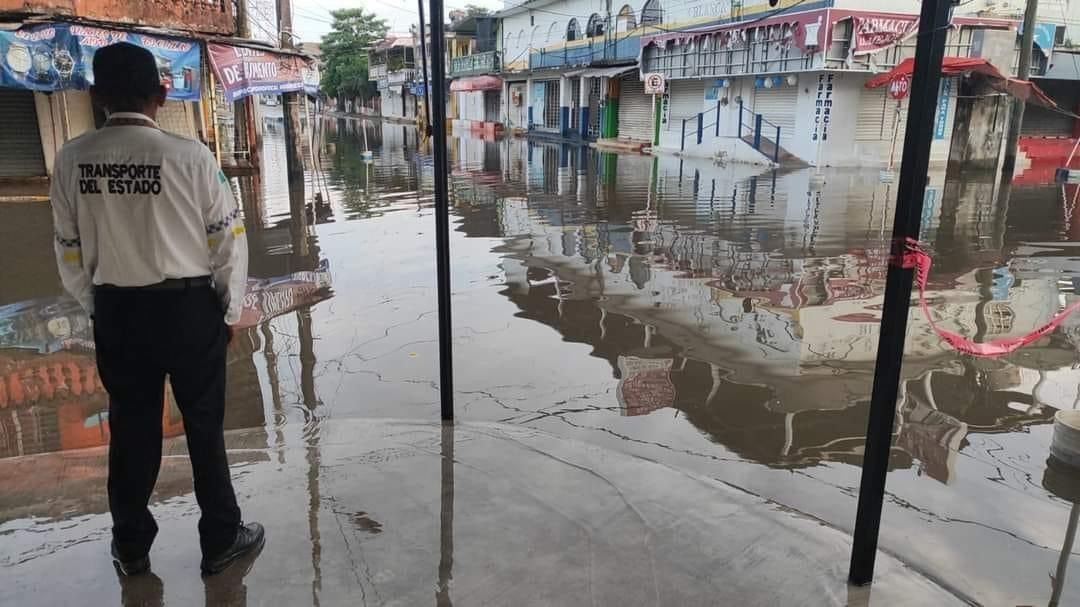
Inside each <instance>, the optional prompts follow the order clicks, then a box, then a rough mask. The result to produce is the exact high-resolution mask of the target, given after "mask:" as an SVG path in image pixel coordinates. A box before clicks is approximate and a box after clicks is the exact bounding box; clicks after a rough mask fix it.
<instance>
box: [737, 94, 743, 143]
mask: <svg viewBox="0 0 1080 607" xmlns="http://www.w3.org/2000/svg"><path fill="white" fill-rule="evenodd" d="M742 110H743V105H742V99H741V98H740V99H739V133H738V137H739V139H742Z"/></svg>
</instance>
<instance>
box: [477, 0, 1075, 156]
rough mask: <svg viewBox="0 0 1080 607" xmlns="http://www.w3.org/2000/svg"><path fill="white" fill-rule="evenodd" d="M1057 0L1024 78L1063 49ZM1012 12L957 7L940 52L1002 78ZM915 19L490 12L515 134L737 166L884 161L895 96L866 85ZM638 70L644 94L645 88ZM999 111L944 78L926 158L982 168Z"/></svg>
mask: <svg viewBox="0 0 1080 607" xmlns="http://www.w3.org/2000/svg"><path fill="white" fill-rule="evenodd" d="M1058 4H1061V6H1058ZM1058 4H1053V3H1051V5H1048V6H1047V12H1046V13H1040V14H1041V15H1042V16H1041V17H1040V22H1039V23H1038V24H1037V25H1038V28H1037V30H1036V48H1035V51H1034V52H1033V61H1032V65H1033V74H1034V75H1036V76H1038V75H1040V74H1043V73H1045V71H1046V70H1047V69H1048V68H1049V67H1051V66H1053V65H1054V62H1053V60H1052V53H1053V49H1054V47H1055V46H1064V45H1066V41H1067V40H1068V41H1069V42H1068V44H1070V45H1071V38H1070V32H1071V31H1072V29H1075V24H1076V23H1077V22H1078V20H1077V19H1075V18H1073V16H1072V14H1073V12H1080V11H1077V10H1074V9H1073V8H1071V7H1070V6H1069V5H1068V4H1067V3H1065V4H1063V3H1058ZM1022 8H1023V7H1022V6H1018V7H1008V6H1005V5H1003V4H1000V3H999V4H998V5H993V4H990V3H986V2H981V1H978V2H975V3H965V4H964V5H962V6H961V7H960V8H958V9H957V14H956V16H954V17H953V20H952V24H951V27H950V31H949V34H948V40H947V47H946V56H947V57H953V58H976V59H985V60H986V62H987V63H988V64H990V65H992V66H994V67H995V68H996V69H997V70H999V71H1000V72H1001V73H1003V74H1006V75H1008V74H1013V73H1015V68H1016V65H1017V62H1018V52H1019V42H1018V41H1019V31H1020V23H1019V17H1018V16H1017V11H1019V10H1022ZM918 12H919V3H917V2H914V1H913V0H904V1H901V2H899V3H898V2H885V1H884V0H869V1H865V2H855V1H854V0H835V1H834V0H824V1H821V2H806V1H805V0H781V1H780V2H779V3H777V4H772V5H770V3H769V2H768V0H746V1H743V2H706V1H704V0H646V1H642V2H634V3H627V4H622V5H619V3H618V2H616V3H615V4H608V3H604V2H600V1H599V0H533V1H531V2H525V3H521V4H517V5H514V6H511V7H509V8H507V9H505V10H504V11H502V12H501V13H499V17H500V22H499V37H498V45H499V53H500V54H501V67H502V78H503V80H504V88H503V91H502V96H503V107H502V114H501V115H502V121H503V123H504V124H505V126H506V128H507V129H508V130H509V131H511V132H514V133H527V134H529V135H530V136H538V137H556V138H561V139H569V140H581V141H593V140H597V141H600V142H603V141H605V140H619V141H623V142H640V143H642V144H645V145H648V146H651V147H653V148H654V149H658V150H660V151H666V152H674V153H681V154H688V155H699V156H709V157H715V156H726V157H728V158H729V159H732V160H742V161H747V162H761V163H784V164H810V165H831V166H874V167H882V168H887V167H889V166H896V165H898V163H899V156H900V148H902V146H903V138H904V132H905V130H906V116H907V100H906V98H905V95H904V93H905V91H901V90H893V91H891V92H890V90H889V88H890V87H880V88H867V86H866V85H867V82H868V81H869V80H870V79H871V78H872V77H873V76H875V75H877V74H880V73H882V72H888V71H889V70H891V69H893V68H895V67H896V66H898V65H900V64H901V63H902V62H903V61H904V60H905V59H908V58H911V57H913V56H914V50H915V34H916V31H917V28H918ZM1059 71H1060V70H1059ZM649 75H652V78H651V82H652V83H653V84H654V86H653V89H656V86H655V85H656V84H657V83H659V89H658V90H659V92H658V94H655V95H654V94H646V92H645V91H646V83H647V82H648V81H650V78H647V76H649ZM1058 88H1059V89H1061V90H1060V91H1058V92H1057V93H1058V94H1057V95H1056V98H1060V101H1059V103H1060V104H1063V107H1065V108H1066V109H1068V110H1069V111H1070V112H1071V110H1072V109H1073V106H1074V105H1075V103H1076V102H1077V101H1078V100H1077V99H1073V97H1075V96H1074V95H1072V93H1071V92H1070V91H1071V89H1070V90H1068V91H1067V90H1065V89H1066V88H1067V85H1062V86H1059V87H1058ZM1051 96H1052V97H1055V96H1054V95H1051ZM1010 105H1011V103H1010V102H1009V100H1008V99H1007V98H1005V97H1003V96H1001V95H996V94H994V92H993V91H991V90H989V89H988V87H987V85H986V83H985V82H983V81H982V80H981V79H980V78H979V77H978V76H976V77H971V74H970V73H958V74H954V75H953V76H951V77H949V78H947V79H946V80H945V81H944V83H943V84H942V88H941V92H940V93H939V101H938V111H937V112H936V118H935V122H934V125H933V127H932V128H933V129H934V143H933V149H932V162H934V163H936V164H942V163H946V162H948V161H949V160H950V158H954V157H955V156H957V155H959V156H960V157H962V158H964V159H965V160H968V161H971V160H974V161H978V162H985V163H991V162H993V161H995V160H996V158H997V157H998V156H1000V153H1001V148H1000V145H998V146H996V147H994V146H987V145H983V144H980V146H978V149H969V147H970V146H969V143H970V142H971V141H975V140H981V141H986V140H995V141H998V142H1001V141H1002V140H1003V135H1004V131H1005V125H1006V124H1007V120H1008V108H1009V106H1010ZM1048 112H1049V113H1046V112H1040V111H1038V110H1036V112H1035V115H1036V116H1037V118H1038V121H1037V122H1036V123H1034V124H1033V126H1032V127H1031V128H1032V129H1037V128H1040V127H1037V126H1035V125H1036V124H1045V123H1048V122H1050V123H1053V125H1054V128H1056V129H1057V130H1058V131H1062V130H1063V126H1062V125H1064V124H1065V122H1066V121H1065V120H1064V119H1063V118H1062V117H1061V113H1060V112H1057V113H1055V111H1054V110H1052V109H1051V110H1048ZM957 116H959V117H960V120H961V121H963V122H962V124H957V123H956V120H957ZM837 117H843V118H842V119H837ZM988 117H989V123H987V118H988ZM1050 118H1053V120H1050ZM958 127H962V128H958ZM1041 128H1046V127H1041ZM957 132H959V134H958V135H956V136H955V137H954V134H955V133H957ZM954 138H956V141H955V142H954Z"/></svg>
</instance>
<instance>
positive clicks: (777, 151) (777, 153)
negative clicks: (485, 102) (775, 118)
mask: <svg viewBox="0 0 1080 607" xmlns="http://www.w3.org/2000/svg"><path fill="white" fill-rule="evenodd" d="M773 143H774V144H775V145H773V162H775V163H777V164H780V125H776V141H773Z"/></svg>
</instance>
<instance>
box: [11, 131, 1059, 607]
mask: <svg viewBox="0 0 1080 607" xmlns="http://www.w3.org/2000/svg"><path fill="white" fill-rule="evenodd" d="M363 128H364V127H362V126H361V124H360V123H359V122H358V121H355V120H337V121H331V122H327V123H326V124H325V146H324V149H323V150H321V154H320V155H321V162H320V164H321V165H322V170H321V171H312V172H310V173H309V174H308V175H307V178H306V183H305V187H304V188H303V189H300V188H294V189H292V190H290V187H289V185H288V183H287V181H286V178H285V174H286V171H285V166H284V164H285V159H284V154H283V145H284V143H283V137H282V135H281V133H280V131H274V130H269V131H268V132H267V139H266V143H265V148H264V162H265V165H264V167H263V172H262V176H261V177H260V178H245V179H241V180H236V185H237V191H238V193H239V194H240V195H241V197H242V199H243V207H244V216H245V224H246V227H247V233H248V237H249V245H250V256H251V263H250V275H251V281H250V284H249V293H248V296H247V299H246V301H245V311H244V319H243V321H242V324H243V325H244V326H245V327H246V329H245V330H244V331H243V332H242V333H240V334H239V335H238V337H237V340H236V342H234V344H233V345H232V347H231V349H230V355H229V379H228V399H229V400H228V408H227V411H226V428H227V429H231V430H240V429H254V431H255V432H257V433H261V434H259V439H258V440H262V439H263V438H265V442H264V443H263V445H262V446H264V447H266V446H269V447H271V448H273V447H281V446H284V445H306V446H308V447H309V448H312V451H316V450H317V449H314V448H313V447H315V446H317V441H318V436H319V435H320V433H322V432H324V431H326V430H327V428H332V427H333V426H334V424H335V421H338V420H346V419H349V418H393V419H407V420H434V419H437V417H438V383H437V380H438V368H437V365H438V347H437V341H436V335H437V332H436V308H435V305H436V304H435V271H434V266H435V255H434V217H433V212H432V194H431V191H432V186H431V180H432V175H433V168H432V159H431V155H430V154H429V153H428V152H426V151H423V150H422V147H423V144H422V142H419V141H418V139H417V132H416V130H415V129H414V128H413V127H411V126H402V125H394V124H390V123H382V124H380V123H379V122H375V123H374V124H373V125H371V126H369V127H367V133H366V137H367V140H368V142H369V145H370V146H371V148H372V149H373V151H374V161H373V162H371V163H365V162H363V161H362V160H361V151H362V150H363V149H364V133H363ZM450 142H451V146H452V149H451V150H450V151H449V156H450V159H451V193H452V198H453V200H452V203H451V204H452V210H451V213H452V216H451V220H452V222H453V225H452V228H453V234H452V238H451V247H452V255H453V287H454V300H453V305H454V310H453V312H454V363H455V376H456V389H457V394H456V399H457V411H458V415H459V418H460V419H462V420H465V421H500V422H508V423H511V424H514V425H519V426H526V427H529V428H532V429H537V430H543V431H545V432H550V433H552V434H555V435H558V436H560V437H565V438H572V439H577V440H581V441H584V442H586V443H590V444H595V445H601V446H604V447H609V448H613V449H616V450H619V451H623V452H626V453H629V454H632V455H637V456H640V457H642V458H646V459H648V460H653V461H656V462H660V463H663V464H666V465H668V466H671V468H672V469H674V470H685V471H687V472H689V473H693V474H697V475H703V476H707V477H711V478H713V479H716V480H718V481H721V482H722V483H725V484H728V485H730V486H732V487H735V488H738V489H739V490H742V491H745V492H747V493H749V494H752V495H754V496H758V497H761V498H764V499H766V500H770V501H772V502H775V503H777V504H780V505H782V506H783V507H786V508H790V509H794V510H797V511H799V512H803V513H805V514H807V515H809V516H811V517H814V518H816V519H819V520H820V521H822V522H823V523H824V524H826V525H829V526H832V527H836V528H838V529H841V530H843V531H846V532H850V531H851V528H852V526H853V524H854V520H855V505H856V499H857V492H858V484H859V472H860V471H859V466H860V464H861V462H862V444H863V435H864V433H865V431H866V418H867V412H868V409H869V397H870V390H871V385H872V381H873V366H874V357H875V353H876V345H877V327H878V322H879V321H880V312H881V304H882V294H883V291H884V284H885V272H886V268H885V262H886V256H887V253H888V239H889V237H890V229H891V225H890V223H891V218H892V214H893V207H894V204H895V195H896V194H895V187H896V186H895V184H891V183H883V182H882V181H881V179H880V175H879V173H878V172H877V171H854V170H851V171H840V170H827V171H824V172H815V170H814V169H805V170H796V171H787V172H762V171H761V169H760V168H758V167H751V166H739V165H733V166H728V167H718V166H715V165H713V164H711V163H709V162H705V161H692V160H680V159H679V158H677V157H674V156H658V157H652V156H636V155H635V156H629V155H625V156H620V155H613V154H601V153H599V152H597V151H595V150H592V149H589V148H577V147H569V146H561V147H560V146H558V145H540V144H536V143H529V142H526V141H525V140H521V139H505V140H501V141H497V142H486V141H482V140H477V139H470V138H468V137H455V138H452V139H451V140H450ZM930 183H931V188H930V189H929V190H928V193H927V200H926V204H925V206H926V208H927V212H926V214H925V217H924V220H923V232H922V241H923V243H924V245H925V246H926V249H927V252H928V253H930V255H931V256H932V257H933V260H934V266H933V269H932V271H931V273H930V275H929V284H928V286H927V292H926V297H927V299H928V302H929V309H930V311H931V313H932V315H933V321H934V322H935V323H937V325H939V326H940V327H941V328H943V329H945V330H948V331H952V332H955V333H959V334H962V335H964V336H965V337H967V338H969V339H971V340H974V341H976V342H984V341H990V340H996V339H1001V338H1006V337H1017V336H1023V335H1026V334H1028V333H1031V332H1032V331H1034V330H1036V329H1037V328H1038V327H1040V326H1041V325H1043V324H1044V323H1046V322H1047V321H1048V320H1049V319H1050V318H1051V317H1052V316H1053V315H1054V314H1056V313H1057V312H1058V311H1059V310H1060V309H1061V308H1062V307H1063V306H1065V305H1068V304H1069V303H1072V302H1073V301H1075V300H1077V299H1078V297H1080V290H1078V288H1080V249H1078V248H1077V247H1078V246H1080V245H1078V244H1077V243H1076V242H1075V241H1076V239H1077V237H1078V236H1080V213H1077V212H1076V205H1075V202H1076V197H1075V194H1076V191H1075V190H1073V189H1069V190H1067V191H1065V192H1062V191H1061V189H1060V188H1059V187H1040V188H1021V187H1019V186H1017V187H1015V188H1014V189H1013V190H1012V191H1011V192H1008V193H1007V197H1008V200H1007V202H1006V201H1005V200H1004V198H1005V194H1003V193H1002V192H1001V191H999V190H1000V189H999V188H998V187H997V186H996V185H995V184H994V180H993V177H992V176H990V175H984V174H963V175H959V174H958V175H948V176H946V175H945V174H935V175H933V176H931V181H930ZM1070 188H1072V186H1070ZM0 214H2V215H3V217H4V221H3V224H2V225H3V228H2V238H0V259H3V260H4V263H2V264H0V284H2V285H4V286H3V289H2V290H0V457H4V458H10V457H16V456H26V455H32V454H38V453H46V452H55V451H62V450H72V449H82V448H86V447H94V446H100V445H104V444H107V441H108V419H107V397H106V395H105V394H104V391H103V389H102V388H101V384H100V380H98V378H97V374H96V371H95V369H94V362H93V342H92V338H91V335H90V326H89V319H88V318H87V317H86V316H85V315H84V314H83V313H82V311H81V310H80V309H79V307H78V305H77V304H76V303H75V302H74V301H73V300H71V299H70V298H67V297H66V296H63V295H62V289H61V287H60V281H59V278H58V276H57V274H56V269H55V263H54V261H53V250H52V238H53V236H52V226H51V219H50V214H49V208H48V205H45V204H29V203H18V204H0ZM1078 349H1080V316H1076V317H1070V318H1068V319H1067V320H1066V321H1065V323H1064V324H1063V326H1062V327H1061V328H1059V329H1058V330H1057V331H1055V332H1053V333H1052V334H1050V335H1049V336H1047V337H1044V338H1042V339H1041V340H1039V341H1037V342H1035V343H1034V344H1032V345H1030V346H1027V347H1025V348H1023V349H1021V350H1019V351H1017V352H1015V353H1014V354H1011V355H1008V356H1005V357H1002V358H999V359H985V358H982V359H980V358H974V357H971V356H967V355H962V354H958V353H956V352H955V351H954V350H953V349H952V348H951V347H950V346H949V345H948V344H947V343H946V342H945V341H943V340H942V339H941V338H940V337H939V336H938V334H937V333H935V331H934V330H933V328H932V327H931V324H930V322H929V321H928V319H927V318H926V317H925V316H924V315H923V312H922V311H921V310H920V309H919V308H918V307H913V308H912V317H911V322H910V323H909V332H908V338H907V350H906V357H905V360H904V367H903V377H904V381H903V383H902V385H901V402H900V404H899V406H898V417H897V420H896V427H895V430H894V436H895V441H894V446H893V450H892V458H891V461H890V474H889V478H888V485H887V491H888V493H887V495H886V505H885V511H884V515H883V525H882V537H881V547H882V549H883V550H885V551H886V552H888V553H890V554H891V555H892V556H895V557H897V558H899V559H900V560H901V561H904V562H905V563H907V564H908V565H909V566H911V567H912V568H914V569H915V570H917V571H919V572H920V573H922V574H923V575H925V576H927V577H928V578H929V579H931V580H933V581H934V582H936V583H937V584H940V585H941V586H943V587H944V588H946V589H947V590H949V591H952V592H954V593H956V594H957V595H958V596H959V597H961V598H963V599H965V600H968V601H971V602H976V603H980V604H987V605H1019V604H1032V605H1038V604H1047V603H1048V602H1049V601H1050V600H1051V597H1052V595H1054V594H1055V591H1056V593H1057V594H1059V596H1060V601H1061V604H1075V603H1077V602H1080V572H1074V573H1073V575H1071V576H1069V577H1065V578H1064V579H1062V577H1061V576H1060V575H1059V572H1056V571H1055V570H1056V569H1057V568H1058V563H1059V560H1060V557H1061V556H1062V555H1061V550H1062V546H1063V544H1064V543H1065V532H1066V524H1067V521H1068V518H1069V510H1070V507H1071V502H1070V501H1069V499H1070V498H1071V497H1077V496H1078V495H1080V491H1078V490H1077V489H1078V487H1080V479H1076V478H1069V477H1068V476H1067V475H1066V477H1065V478H1061V477H1060V475H1059V474H1058V473H1057V472H1056V471H1055V470H1050V469H1048V468H1047V463H1046V462H1047V457H1048V455H1049V444H1050V435H1051V432H1052V425H1051V422H1052V418H1053V415H1054V413H1055V412H1056V411H1057V410H1059V409H1073V408H1076V407H1077V406H1078V403H1080V371H1077V370H1076V367H1077V365H1078V363H1080V355H1078ZM164 424H165V428H166V435H168V436H177V435H180V434H182V432H183V430H182V426H181V424H180V417H179V414H178V412H177V410H176V408H175V405H171V406H170V407H168V408H167V412H166V419H165V420H164ZM249 434H250V432H249ZM314 469H316V470H318V466H317V464H316V465H315V466H314ZM319 477H320V473H319V472H316V473H314V475H313V478H312V479H311V482H312V483H314V484H313V486H309V487H308V488H306V489H310V492H311V496H310V499H311V500H313V501H316V502H317V501H318V500H319V496H318V494H317V492H318V479H319ZM165 481H167V479H165V478H164V477H163V482H162V483H159V486H158V495H157V499H159V500H162V501H168V500H170V499H172V498H175V497H176V495H177V492H173V493H170V491H171V489H170V485H169V483H168V482H165ZM596 482H597V483H603V482H604V479H603V478H597V479H596ZM0 487H3V491H2V494H3V496H2V497H0V536H9V537H11V538H18V539H17V541H13V543H8V542H7V541H6V540H5V544H6V545H5V549H4V550H3V551H2V552H0V568H3V567H7V566H11V565H14V564H17V563H21V562H25V560H27V559H28V558H33V556H34V553H33V550H37V548H33V547H32V541H30V540H27V539H26V537H30V536H32V535H33V533H29V532H31V531H38V530H55V529H62V528H63V526H64V524H65V522H66V521H68V520H69V519H71V518H73V517H74V516H75V514H73V513H79V516H81V515H82V514H85V513H96V514H101V513H105V512H107V504H106V499H105V496H104V485H103V480H102V479H96V478H92V477H84V478H82V484H80V485H79V486H73V487H71V488H70V490H69V491H67V492H66V493H65V495H63V496H50V495H43V494H42V493H41V491H40V489H39V488H36V487H35V482H34V480H33V479H25V478H0ZM39 539H40V538H33V540H34V541H37V540H39ZM8 546H15V547H13V548H8ZM28 546H30V547H28ZM42 550H44V549H42ZM1074 560H1075V559H1074ZM1074 565H1075V563H1074ZM793 566H800V565H793ZM806 566H816V567H819V568H829V569H837V570H846V567H847V563H846V562H835V563H812V564H810V563H808V564H807V565H806Z"/></svg>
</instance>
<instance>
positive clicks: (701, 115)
mask: <svg viewBox="0 0 1080 607" xmlns="http://www.w3.org/2000/svg"><path fill="white" fill-rule="evenodd" d="M704 122H705V114H704V112H699V113H698V115H697V142H698V145H701V129H702V125H703V124H704Z"/></svg>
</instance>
